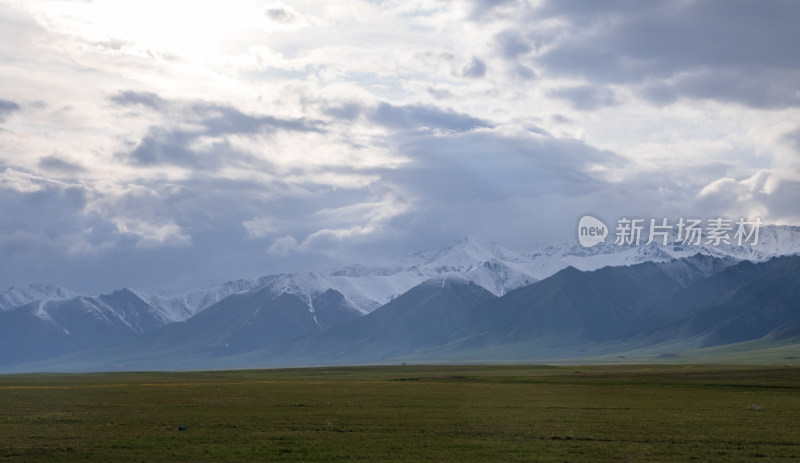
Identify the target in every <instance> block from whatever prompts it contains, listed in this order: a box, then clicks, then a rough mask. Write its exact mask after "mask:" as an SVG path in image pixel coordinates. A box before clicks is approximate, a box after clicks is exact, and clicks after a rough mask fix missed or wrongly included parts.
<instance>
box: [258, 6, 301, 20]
mask: <svg viewBox="0 0 800 463" xmlns="http://www.w3.org/2000/svg"><path fill="white" fill-rule="evenodd" d="M264 14H265V15H266V16H267V17H268V18H269V19H271V20H273V21H275V22H278V23H285V24H291V23H293V22H295V21H297V15H295V14H294V13H292V12H291V11H289V10H287V9H286V8H283V7H275V8H267V10H265V11H264Z"/></svg>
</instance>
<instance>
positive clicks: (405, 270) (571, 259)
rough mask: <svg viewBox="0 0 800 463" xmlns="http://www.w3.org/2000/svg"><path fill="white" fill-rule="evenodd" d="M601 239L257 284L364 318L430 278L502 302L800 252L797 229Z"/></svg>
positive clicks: (488, 249)
mask: <svg viewBox="0 0 800 463" xmlns="http://www.w3.org/2000/svg"><path fill="white" fill-rule="evenodd" d="M607 241H608V242H606V243H604V244H601V245H598V246H595V247H592V248H584V247H582V246H581V245H580V244H578V243H577V241H575V242H571V243H566V244H562V245H559V246H545V247H542V248H540V249H538V250H535V251H533V252H524V253H521V252H515V251H511V250H509V249H506V248H504V247H502V246H500V245H497V244H495V243H482V242H480V241H477V240H475V239H470V238H464V239H462V240H459V241H456V242H454V243H452V244H450V245H449V246H446V247H444V248H442V249H439V250H435V251H426V252H422V251H420V252H415V253H412V254H407V255H404V256H400V257H399V258H397V259H396V260H394V261H393V262H391V263H387V264H385V265H379V266H363V265H352V266H347V267H342V268H339V269H336V270H333V271H330V272H319V273H293V274H282V275H275V276H270V277H264V278H261V279H260V281H259V284H261V285H267V286H269V287H270V288H272V290H273V291H275V292H277V293H281V292H288V293H290V294H295V295H300V296H301V297H303V298H305V299H306V300H308V299H310V297H311V295H314V294H321V293H323V292H325V291H326V290H328V289H334V290H336V291H338V292H340V293H341V294H343V295H344V296H345V298H346V299H347V300H348V301H349V302H350V303H351V304H353V305H354V306H355V307H357V308H358V309H359V310H361V311H362V312H363V313H368V312H371V311H372V310H374V309H375V308H377V307H380V306H381V305H383V304H386V303H387V302H389V301H391V300H392V299H393V298H395V297H397V296H400V295H401V294H403V293H405V292H406V291H408V290H410V289H411V288H413V287H415V286H416V285H418V284H420V283H422V282H423V281H426V280H430V279H433V278H456V277H459V278H465V279H467V280H469V281H472V282H474V283H475V284H477V285H479V286H481V287H482V288H484V289H486V290H488V291H489V292H491V293H492V294H494V295H495V296H502V295H504V294H506V293H508V292H509V291H511V290H513V289H516V288H519V287H522V286H525V285H528V284H531V283H533V282H535V281H538V280H542V279H544V278H547V277H549V276H551V275H553V274H555V273H556V272H558V271H560V270H563V269H564V268H566V267H568V266H572V267H575V268H577V269H579V270H597V269H599V268H602V267H616V266H621V265H635V264H639V263H643V262H668V261H670V260H673V259H680V258H683V257H690V256H693V255H695V254H702V255H708V256H713V257H718V258H721V259H723V262H727V264H728V265H733V264H734V263H736V262H738V261H740V260H751V261H754V262H761V261H765V260H767V259H769V258H771V257H774V256H780V255H792V254H800V227H790V226H766V227H763V228H761V230H760V235H759V242H758V244H757V245H755V246H750V245H748V244H745V245H742V246H737V245H725V244H721V245H719V246H713V245H703V246H684V245H680V244H670V245H666V246H665V245H660V244H654V243H653V244H650V245H640V246H622V245H616V244H614V242H613V239H609V240H607Z"/></svg>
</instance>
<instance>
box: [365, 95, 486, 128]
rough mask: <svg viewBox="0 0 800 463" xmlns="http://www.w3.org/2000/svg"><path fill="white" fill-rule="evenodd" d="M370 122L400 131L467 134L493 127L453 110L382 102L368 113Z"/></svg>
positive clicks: (483, 121)
mask: <svg viewBox="0 0 800 463" xmlns="http://www.w3.org/2000/svg"><path fill="white" fill-rule="evenodd" d="M367 117H368V118H369V120H370V121H372V122H374V123H377V124H380V125H383V126H385V127H389V128H393V129H399V130H412V131H416V130H421V129H428V130H443V131H450V132H467V131H470V130H474V129H476V128H481V127H483V128H486V127H491V123H490V122H488V121H485V120H482V119H479V118H476V117H472V116H470V115H468V114H463V113H456V112H455V111H453V110H441V109H439V108H436V107H434V106H429V105H405V106H395V105H392V104H389V103H386V102H382V103H380V104H379V105H378V107H377V108H375V109H374V110H371V111H369V112H368V113H367Z"/></svg>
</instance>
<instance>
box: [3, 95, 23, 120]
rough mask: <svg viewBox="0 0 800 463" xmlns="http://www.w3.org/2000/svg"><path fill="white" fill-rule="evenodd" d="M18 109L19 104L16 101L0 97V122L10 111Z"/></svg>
mask: <svg viewBox="0 0 800 463" xmlns="http://www.w3.org/2000/svg"><path fill="white" fill-rule="evenodd" d="M19 110H20V106H19V105H18V104H17V103H14V102H13V101H8V100H2V99H0V122H5V121H6V118H7V117H8V116H9V115H10V114H11V113H13V112H15V111H19Z"/></svg>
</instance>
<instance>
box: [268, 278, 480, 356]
mask: <svg viewBox="0 0 800 463" xmlns="http://www.w3.org/2000/svg"><path fill="white" fill-rule="evenodd" d="M494 298H495V296H494V295H493V294H492V293H490V292H489V291H487V290H485V289H483V288H482V287H480V286H478V285H477V284H475V283H474V282H472V281H469V280H466V279H463V278H458V279H456V278H439V279H435V280H428V281H426V282H423V283H421V284H419V285H417V286H415V287H414V288H412V289H411V290H409V291H407V292H406V293H404V294H402V295H401V296H399V297H397V298H395V299H393V300H392V301H391V302H389V303H387V304H386V305H384V306H382V307H380V308H378V309H376V310H375V311H373V312H371V313H369V314H367V315H365V316H363V317H361V318H359V319H357V320H354V321H352V322H350V323H345V324H341V325H338V326H334V327H331V328H328V329H325V330H323V331H321V332H320V333H318V334H316V335H313V336H311V337H308V338H305V339H302V340H300V341H298V342H295V343H293V344H290V346H289V347H288V348H284V349H280V350H278V351H274V352H270V353H269V354H268V355H266V356H265V357H264V360H265V361H266V362H269V363H272V362H275V361H280V362H293V363H336V362H349V363H352V362H378V361H384V360H386V359H389V358H392V357H394V356H397V355H400V354H406V353H409V352H412V351H414V350H416V349H419V348H423V347H428V346H430V345H432V344H434V343H436V342H437V341H439V340H441V339H442V338H444V337H445V336H447V335H448V334H450V333H451V332H452V331H453V330H454V329H456V328H457V327H458V326H459V325H460V324H461V323H462V322H463V320H464V317H466V315H467V314H468V313H469V311H470V310H471V309H472V308H473V307H475V306H476V305H478V304H481V303H483V302H485V301H488V300H490V299H494Z"/></svg>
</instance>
